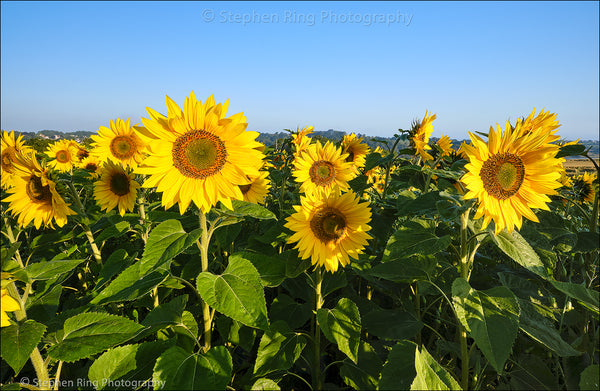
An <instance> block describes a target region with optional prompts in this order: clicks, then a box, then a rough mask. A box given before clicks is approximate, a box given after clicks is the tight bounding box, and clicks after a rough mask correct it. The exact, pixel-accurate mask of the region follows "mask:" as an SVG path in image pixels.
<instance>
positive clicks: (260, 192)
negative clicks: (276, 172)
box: [240, 171, 271, 204]
mask: <svg viewBox="0 0 600 391" xmlns="http://www.w3.org/2000/svg"><path fill="white" fill-rule="evenodd" d="M268 175H269V172H268V171H261V172H260V175H259V176H258V177H256V178H249V180H250V181H251V183H250V184H248V185H240V190H241V191H242V194H243V195H244V201H248V202H253V203H255V204H264V203H265V197H266V196H267V194H269V188H270V187H271V184H270V183H269V180H268V179H267V176H268Z"/></svg>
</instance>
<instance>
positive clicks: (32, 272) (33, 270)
mask: <svg viewBox="0 0 600 391" xmlns="http://www.w3.org/2000/svg"><path fill="white" fill-rule="evenodd" d="M83 261H85V259H71V260H67V259H65V260H58V261H55V260H52V261H48V262H38V263H32V264H29V265H28V266H27V267H26V268H25V271H26V272H27V275H28V276H29V279H30V280H49V279H51V278H55V277H57V276H59V275H61V274H64V273H67V272H70V271H71V270H73V269H74V268H75V267H77V265H79V264H80V263H81V262H83Z"/></svg>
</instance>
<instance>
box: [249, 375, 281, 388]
mask: <svg viewBox="0 0 600 391" xmlns="http://www.w3.org/2000/svg"><path fill="white" fill-rule="evenodd" d="M250 389H251V390H252V391H261V390H265V391H266V390H274V391H277V390H281V388H280V387H279V385H278V384H277V383H275V382H274V381H273V380H271V379H268V378H266V377H262V378H260V379H258V380H256V381H255V382H254V384H253V385H252V388H250Z"/></svg>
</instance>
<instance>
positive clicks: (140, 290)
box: [91, 261, 167, 304]
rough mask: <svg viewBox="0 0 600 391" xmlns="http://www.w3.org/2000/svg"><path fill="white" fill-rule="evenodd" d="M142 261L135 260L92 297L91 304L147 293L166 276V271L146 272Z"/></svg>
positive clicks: (134, 297) (132, 298)
mask: <svg viewBox="0 0 600 391" xmlns="http://www.w3.org/2000/svg"><path fill="white" fill-rule="evenodd" d="M141 268H142V262H141V261H139V262H136V263H134V264H133V265H131V266H129V267H128V268H127V269H125V270H124V271H123V272H122V273H121V274H119V275H118V276H117V278H115V279H114V280H113V281H112V282H111V283H110V284H109V285H108V286H107V287H106V288H104V289H103V290H102V292H100V293H99V294H98V296H96V297H94V299H93V300H92V301H91V304H107V303H113V302H115V301H130V300H135V299H138V298H140V297H142V296H145V295H147V294H149V293H150V292H151V291H152V289H154V288H155V287H157V286H158V285H160V283H161V282H163V281H164V280H165V279H166V278H167V274H166V272H164V271H162V272H158V271H153V272H151V273H146V272H145V271H143V270H140V269H141Z"/></svg>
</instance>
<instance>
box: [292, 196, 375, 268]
mask: <svg viewBox="0 0 600 391" xmlns="http://www.w3.org/2000/svg"><path fill="white" fill-rule="evenodd" d="M358 201H359V199H358V198H357V197H356V195H355V194H354V193H353V192H348V193H345V194H342V195H339V194H335V193H334V194H331V195H329V196H327V197H325V196H317V197H312V196H309V197H301V205H296V206H294V209H295V210H296V213H294V214H293V215H291V216H290V217H288V218H287V223H286V224H285V226H286V227H287V228H289V229H290V230H292V231H293V232H294V234H293V235H292V236H291V237H290V238H289V240H288V243H294V242H298V243H297V244H296V246H295V248H297V249H298V251H299V253H300V257H301V258H302V259H306V258H310V259H311V262H312V264H313V265H315V266H316V267H319V266H325V269H326V270H327V271H330V272H335V271H336V270H337V269H338V267H339V265H342V267H343V266H345V265H347V264H348V263H350V258H354V259H358V255H359V254H361V253H362V251H363V249H364V247H365V246H366V244H367V240H368V239H371V236H370V235H369V234H368V233H367V232H368V231H369V230H370V229H371V227H370V226H369V225H368V223H369V221H370V220H371V210H370V209H369V207H368V203H366V202H365V203H359V202H358Z"/></svg>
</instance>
